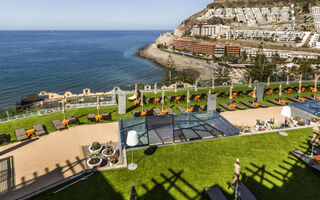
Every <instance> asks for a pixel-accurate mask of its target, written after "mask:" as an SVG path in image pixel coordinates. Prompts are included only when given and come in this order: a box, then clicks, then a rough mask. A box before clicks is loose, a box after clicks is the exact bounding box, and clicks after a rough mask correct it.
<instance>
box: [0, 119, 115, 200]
mask: <svg viewBox="0 0 320 200" xmlns="http://www.w3.org/2000/svg"><path fill="white" fill-rule="evenodd" d="M95 141H98V142H100V143H102V144H105V143H106V142H107V141H113V142H118V123H108V124H97V125H84V126H76V127H72V128H69V129H66V130H63V131H57V132H53V133H50V134H48V135H45V136H42V137H40V138H39V139H34V140H32V141H31V142H26V143H14V144H10V145H6V146H3V147H0V155H1V156H0V159H3V158H6V157H9V156H13V160H14V181H15V186H16V187H17V188H21V189H18V190H17V191H15V192H10V193H8V194H7V195H6V196H5V197H4V198H5V199H16V198H19V197H21V196H23V195H25V194H27V193H30V191H36V190H37V189H39V188H42V187H45V186H48V185H50V184H53V183H55V182H57V181H60V180H63V179H65V178H67V177H70V176H72V175H74V174H76V173H79V172H81V171H82V170H83V169H86V164H85V158H84V156H83V152H82V146H87V145H90V144H91V143H92V142H95ZM0 199H1V198H0Z"/></svg>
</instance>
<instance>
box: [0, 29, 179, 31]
mask: <svg viewBox="0 0 320 200" xmlns="http://www.w3.org/2000/svg"><path fill="white" fill-rule="evenodd" d="M0 31H174V29H0Z"/></svg>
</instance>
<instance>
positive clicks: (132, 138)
mask: <svg viewBox="0 0 320 200" xmlns="http://www.w3.org/2000/svg"><path fill="white" fill-rule="evenodd" d="M138 144H139V140H138V135H137V132H136V131H129V132H128V135H127V145H128V146H130V147H134V146H136V145H138ZM137 167H138V165H137V164H136V163H133V150H132V160H131V163H130V164H129V165H128V169H129V170H135V169H137Z"/></svg>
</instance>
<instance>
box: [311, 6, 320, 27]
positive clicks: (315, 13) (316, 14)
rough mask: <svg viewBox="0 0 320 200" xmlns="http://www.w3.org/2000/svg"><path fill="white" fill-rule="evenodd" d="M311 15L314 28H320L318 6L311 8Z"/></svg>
mask: <svg viewBox="0 0 320 200" xmlns="http://www.w3.org/2000/svg"><path fill="white" fill-rule="evenodd" d="M311 15H312V17H313V25H314V28H315V29H320V6H314V7H312V8H311Z"/></svg>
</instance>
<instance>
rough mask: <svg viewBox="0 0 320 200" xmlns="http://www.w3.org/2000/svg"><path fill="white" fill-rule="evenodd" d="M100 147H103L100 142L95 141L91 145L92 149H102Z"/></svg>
mask: <svg viewBox="0 0 320 200" xmlns="http://www.w3.org/2000/svg"><path fill="white" fill-rule="evenodd" d="M100 147H101V145H100V143H99V142H94V143H92V145H91V149H92V150H98V149H100Z"/></svg>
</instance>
